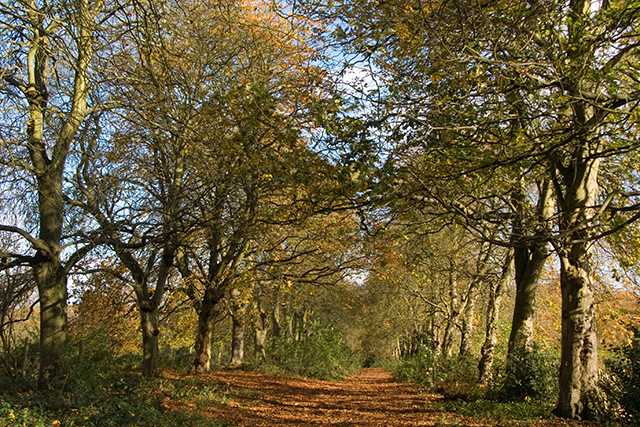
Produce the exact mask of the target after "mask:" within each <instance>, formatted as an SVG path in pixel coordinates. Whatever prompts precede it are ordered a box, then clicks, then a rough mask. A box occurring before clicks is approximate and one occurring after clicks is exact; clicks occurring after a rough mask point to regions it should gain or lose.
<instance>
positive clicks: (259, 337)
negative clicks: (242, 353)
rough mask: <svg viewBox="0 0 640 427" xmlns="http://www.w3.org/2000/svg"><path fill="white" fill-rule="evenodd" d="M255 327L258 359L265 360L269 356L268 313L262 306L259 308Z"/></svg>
mask: <svg viewBox="0 0 640 427" xmlns="http://www.w3.org/2000/svg"><path fill="white" fill-rule="evenodd" d="M255 329H256V332H255V343H256V345H255V352H256V359H258V360H260V361H264V360H265V359H266V358H267V313H265V312H264V311H263V310H262V309H261V308H260V307H259V308H258V318H257V319H256V324H255Z"/></svg>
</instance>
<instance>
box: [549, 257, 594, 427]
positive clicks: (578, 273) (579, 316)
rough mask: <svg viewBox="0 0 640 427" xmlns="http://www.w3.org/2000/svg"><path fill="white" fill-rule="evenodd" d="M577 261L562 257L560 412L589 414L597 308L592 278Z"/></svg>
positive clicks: (573, 415) (572, 414)
mask: <svg viewBox="0 0 640 427" xmlns="http://www.w3.org/2000/svg"><path fill="white" fill-rule="evenodd" d="M576 261H577V260H570V259H569V258H564V257H563V258H562V259H561V273H560V285H561V288H562V351H561V358H560V400H559V403H558V414H559V415H560V416H562V417H566V418H583V417H589V416H590V414H589V412H590V409H591V408H589V402H588V399H589V397H590V394H591V393H592V392H593V391H594V390H595V388H596V384H597V373H598V357H597V347H598V341H597V337H596V328H595V307H594V299H593V288H592V283H591V277H590V274H589V272H588V270H587V269H586V268H585V266H584V265H581V263H580V262H576Z"/></svg>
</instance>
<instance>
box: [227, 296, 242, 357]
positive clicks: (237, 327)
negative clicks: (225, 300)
mask: <svg viewBox="0 0 640 427" xmlns="http://www.w3.org/2000/svg"><path fill="white" fill-rule="evenodd" d="M240 296H241V295H240V292H239V291H238V290H237V289H233V290H232V291H231V299H232V310H231V361H230V362H229V366H231V367H232V368H237V367H239V366H241V365H242V364H243V363H244V323H245V322H244V321H245V319H244V316H245V305H244V304H243V302H242V301H241V299H240Z"/></svg>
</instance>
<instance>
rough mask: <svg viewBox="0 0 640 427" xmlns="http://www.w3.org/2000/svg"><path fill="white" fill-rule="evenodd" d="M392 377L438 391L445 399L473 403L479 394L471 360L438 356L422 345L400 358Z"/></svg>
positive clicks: (474, 366) (475, 366) (473, 361)
mask: <svg viewBox="0 0 640 427" xmlns="http://www.w3.org/2000/svg"><path fill="white" fill-rule="evenodd" d="M394 376H395V377H396V378H397V379H399V380H403V381H411V382H415V383H417V384H421V385H424V386H426V387H428V388H430V389H433V390H435V391H438V392H439V393H442V394H443V395H444V397H445V398H447V399H462V400H476V399H479V398H480V397H482V394H483V391H482V390H481V388H480V387H479V386H478V384H477V379H478V378H477V377H478V371H477V361H476V360H475V359H473V358H471V357H455V358H445V357H438V356H436V355H435V354H434V353H433V351H431V349H429V348H428V347H425V346H423V347H420V348H419V349H418V351H417V352H416V353H415V354H413V355H410V356H407V357H405V358H403V359H402V360H401V361H400V363H398V364H397V365H396V366H395V369H394Z"/></svg>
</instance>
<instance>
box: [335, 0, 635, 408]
mask: <svg viewBox="0 0 640 427" xmlns="http://www.w3.org/2000/svg"><path fill="white" fill-rule="evenodd" d="M372 7H373V5H372V4H371V2H367V1H364V2H337V3H336V5H335V9H334V10H333V12H335V13H336V16H342V17H344V16H347V17H348V18H347V19H340V20H339V21H338V22H337V24H336V25H338V26H339V27H340V28H339V30H340V31H338V32H336V37H337V38H338V39H339V40H342V41H344V42H345V43H348V46H350V47H351V48H352V49H355V51H357V52H358V53H359V54H360V55H362V56H364V57H365V58H366V59H369V60H370V62H371V63H372V64H373V66H374V67H375V68H374V71H373V73H372V78H376V79H377V80H378V81H381V82H383V84H384V86H385V87H384V89H383V90H381V91H380V94H381V96H380V99H381V100H380V104H381V105H383V106H384V108H385V112H386V114H387V117H388V119H387V120H385V126H386V129H388V130H387V131H386V133H385V135H389V139H388V140H387V143H389V142H392V143H393V149H392V150H391V157H390V159H389V161H388V162H389V165H390V166H391V165H393V164H395V169H396V171H397V173H398V174H399V177H400V178H396V182H400V183H408V184H404V189H403V190H401V191H399V193H398V194H399V195H400V196H401V197H404V198H405V199H406V200H407V203H409V204H411V203H415V202H416V201H419V200H425V201H428V202H429V203H431V205H430V207H433V206H435V205H434V203H435V204H439V205H440V209H432V211H433V213H435V214H439V215H443V214H445V213H449V214H454V215H457V216H460V217H462V218H463V219H462V220H463V221H465V223H466V224H467V226H468V228H469V229H470V230H472V231H473V232H475V233H477V234H479V235H480V236H482V237H483V238H486V237H487V233H486V232H485V231H483V228H484V227H485V226H486V224H500V223H501V224H502V231H501V232H500V233H498V234H497V236H498V238H497V239H493V240H499V241H495V242H494V243H496V244H499V245H502V246H508V247H513V248H514V250H515V251H516V253H515V263H516V266H515V277H516V281H517V283H518V289H519V292H518V294H517V297H516V308H515V312H514V323H513V329H512V338H511V340H510V342H511V344H510V346H511V347H512V348H517V347H522V346H524V347H525V348H526V346H528V342H529V341H530V333H529V332H527V330H528V329H529V330H530V326H528V325H529V324H530V322H531V316H532V313H533V311H534V306H533V298H532V296H533V290H534V284H535V282H536V277H537V275H538V274H539V271H540V268H541V266H542V264H543V263H544V260H545V258H546V257H547V255H546V251H547V249H546V247H547V245H549V244H551V245H552V246H553V249H554V252H555V254H556V256H557V257H558V259H559V260H560V265H561V278H562V279H561V282H562V289H563V308H562V312H563V338H562V362H561V374H560V395H559V404H558V414H560V415H561V416H564V417H568V418H581V417H585V416H587V417H588V416H589V414H590V413H591V409H590V405H589V396H590V395H591V394H592V391H593V390H594V389H595V387H596V383H597V351H596V349H597V339H596V334H595V330H594V327H595V323H594V318H593V316H594V307H593V302H594V301H593V284H592V273H591V271H592V268H593V267H592V266H591V262H592V261H591V255H590V251H591V248H592V246H593V242H594V241H596V240H598V239H599V238H601V237H602V236H604V235H608V234H609V233H613V232H614V231H615V230H619V229H620V228H621V227H622V226H623V225H626V224H627V223H629V222H630V221H633V220H635V219H636V215H635V214H631V213H630V212H632V211H635V206H636V200H635V198H636V196H635V195H634V194H635V193H634V192H633V191H632V192H629V191H628V190H629V188H630V187H632V186H634V185H636V184H637V182H636V180H635V179H631V180H628V178H626V176H627V175H626V174H625V173H624V172H623V173H622V174H621V175H617V178H614V176H615V175H616V174H617V173H619V172H620V169H619V168H618V165H619V164H621V163H624V164H627V165H629V164H628V163H627V162H626V161H625V158H628V156H629V152H630V151H632V150H635V149H636V148H637V139H636V138H635V135H637V120H636V119H635V116H636V114H635V113H634V111H635V108H636V104H637V102H638V95H639V93H638V92H637V90H636V89H635V86H634V83H633V82H634V81H635V80H636V75H637V72H638V64H637V61H636V60H635V56H636V55H637V52H638V45H637V42H636V38H635V31H636V30H637V26H638V15H637V8H636V7H635V6H634V5H633V3H632V2H625V1H623V2H603V3H601V4H598V5H594V4H592V3H591V2H588V1H570V2H562V1H544V2H533V3H526V4H524V3H519V2H497V3H492V2H479V3H473V4H472V3H469V2H453V3H447V4H444V3H442V4H439V3H429V4H425V3H422V2H418V3H414V2H406V1H399V2H395V3H394V4H393V5H391V4H389V5H388V6H385V7H382V8H380V9H378V13H371V9H372ZM349 43H350V44H349ZM606 165H610V166H609V169H607V166H606ZM629 166H630V165H629ZM631 168H632V169H634V167H633V166H631ZM389 169H390V170H391V169H393V168H392V167H389ZM623 182H624V184H622V183H623ZM621 184H622V186H621ZM614 200H616V201H617V203H619V206H614V205H615V204H616V203H615V202H614ZM552 202H553V203H552ZM523 203H524V205H523ZM531 205H534V206H535V205H537V206H538V208H537V209H538V210H537V214H536V215H530V214H529V213H528V212H527V210H528V209H530V208H525V207H524V206H531ZM438 212H439V213H438ZM623 212H625V214H623ZM620 215H622V216H623V217H624V219H623V218H622V217H620ZM607 217H609V218H615V217H617V218H618V219H617V220H615V221H614V222H613V223H614V224H615V225H613V224H612V223H611V222H610V221H608V220H606V218H607ZM509 236H512V237H511V238H510V237H509Z"/></svg>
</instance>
